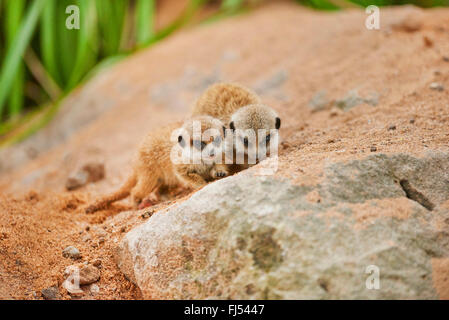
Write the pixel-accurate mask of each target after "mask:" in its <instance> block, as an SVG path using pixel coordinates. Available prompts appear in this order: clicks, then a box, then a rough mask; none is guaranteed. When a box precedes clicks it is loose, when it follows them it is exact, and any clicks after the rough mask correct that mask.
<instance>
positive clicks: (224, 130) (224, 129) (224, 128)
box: [223, 126, 226, 137]
mask: <svg viewBox="0 0 449 320" xmlns="http://www.w3.org/2000/svg"><path fill="white" fill-rule="evenodd" d="M223 136H224V137H226V127H225V126H223Z"/></svg>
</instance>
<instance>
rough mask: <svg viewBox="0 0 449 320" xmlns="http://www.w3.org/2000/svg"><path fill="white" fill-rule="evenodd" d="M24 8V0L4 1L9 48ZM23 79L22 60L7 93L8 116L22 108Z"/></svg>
mask: <svg viewBox="0 0 449 320" xmlns="http://www.w3.org/2000/svg"><path fill="white" fill-rule="evenodd" d="M24 8H25V0H16V1H8V2H7V3H6V11H5V36H6V46H7V48H8V49H9V48H10V47H11V44H12V43H13V40H14V38H15V37H16V35H17V32H18V31H19V28H20V22H21V20H22V16H23V11H24ZM24 79H25V69H24V67H23V62H19V66H18V69H17V73H16V76H15V77H14V82H13V84H12V86H11V92H10V95H9V100H8V102H9V107H8V115H9V116H10V117H15V116H17V115H18V114H19V113H20V111H21V110H22V108H23V103H24V94H23V91H24Z"/></svg>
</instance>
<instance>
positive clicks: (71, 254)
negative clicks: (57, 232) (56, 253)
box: [62, 246, 81, 259]
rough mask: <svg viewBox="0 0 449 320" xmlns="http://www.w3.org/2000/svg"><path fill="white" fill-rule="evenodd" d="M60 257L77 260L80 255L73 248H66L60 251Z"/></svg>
mask: <svg viewBox="0 0 449 320" xmlns="http://www.w3.org/2000/svg"><path fill="white" fill-rule="evenodd" d="M62 256H63V257H64V258H71V259H79V258H81V253H80V251H79V250H78V249H77V248H75V247H74V246H68V247H66V248H65V249H64V250H63V251H62Z"/></svg>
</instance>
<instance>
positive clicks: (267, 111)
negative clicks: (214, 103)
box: [229, 104, 281, 160]
mask: <svg viewBox="0 0 449 320" xmlns="http://www.w3.org/2000/svg"><path fill="white" fill-rule="evenodd" d="M280 127H281V119H280V118H279V116H278V114H277V113H276V111H274V110H273V109H272V108H270V107H268V106H266V105H263V104H252V105H248V106H245V107H243V108H240V109H239V110H237V111H236V112H235V113H234V114H233V115H232V116H231V120H230V122H229V128H230V129H231V130H232V131H233V132H234V136H235V141H234V143H235V149H236V150H237V153H239V152H241V151H243V152H244V153H245V154H246V155H251V154H252V155H256V157H257V159H259V160H262V159H260V158H262V157H263V156H261V154H259V152H258V151H259V149H263V150H265V151H266V150H269V148H270V142H271V141H272V140H273V141H274V138H276V141H277V138H278V137H277V136H276V137H274V136H273V135H277V134H278V130H279V128H280ZM266 155H267V154H265V156H266Z"/></svg>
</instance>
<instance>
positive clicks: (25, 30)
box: [0, 0, 45, 115]
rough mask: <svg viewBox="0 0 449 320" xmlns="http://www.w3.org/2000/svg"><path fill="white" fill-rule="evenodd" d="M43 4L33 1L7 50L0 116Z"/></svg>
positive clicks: (0, 76) (0, 87) (1, 76)
mask: <svg viewBox="0 0 449 320" xmlns="http://www.w3.org/2000/svg"><path fill="white" fill-rule="evenodd" d="M44 4H45V0H34V1H33V2H32V3H31V5H30V6H29V8H28V10H27V13H26V16H25V18H24V19H23V24H22V26H21V28H20V29H19V31H18V34H17V36H16V37H15V38H14V41H13V42H12V44H11V47H10V48H9V49H8V50H7V53H6V57H5V59H4V61H3V65H2V69H1V73H0V115H1V114H2V112H3V109H4V106H5V102H6V99H7V97H8V94H9V90H10V89H11V87H12V85H13V82H14V78H15V77H16V75H17V72H18V70H19V67H20V62H21V60H22V57H23V54H24V52H25V49H26V47H27V46H28V45H29V42H30V40H31V36H32V35H33V32H34V30H35V28H36V24H37V22H38V20H39V16H40V14H41V12H42V9H43V8H44Z"/></svg>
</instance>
